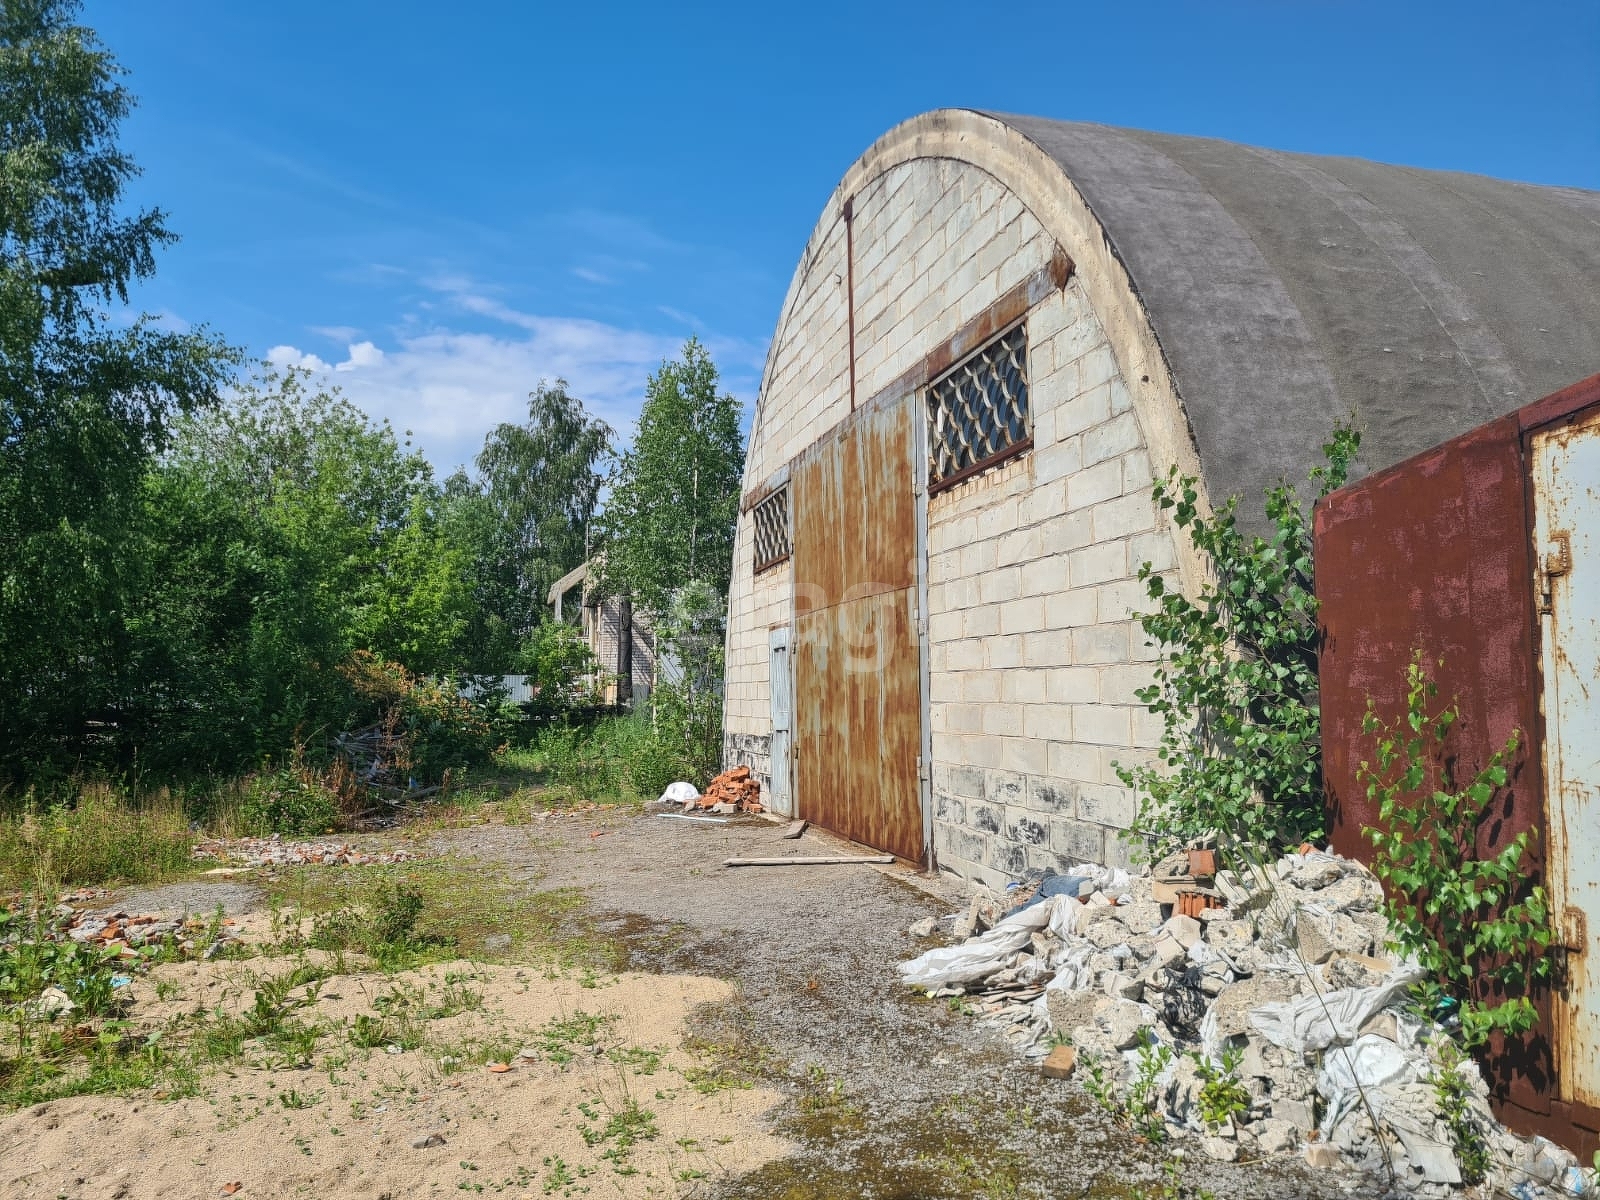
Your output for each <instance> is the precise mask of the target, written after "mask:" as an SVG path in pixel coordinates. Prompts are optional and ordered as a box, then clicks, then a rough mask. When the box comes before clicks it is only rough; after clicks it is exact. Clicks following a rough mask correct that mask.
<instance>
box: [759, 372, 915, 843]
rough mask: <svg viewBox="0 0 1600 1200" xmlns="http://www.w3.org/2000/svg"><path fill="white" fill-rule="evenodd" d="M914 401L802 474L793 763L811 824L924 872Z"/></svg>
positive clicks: (854, 432) (813, 460) (864, 419)
mask: <svg viewBox="0 0 1600 1200" xmlns="http://www.w3.org/2000/svg"><path fill="white" fill-rule="evenodd" d="M914 400H915V394H914V393H913V394H910V395H907V396H905V397H903V398H902V399H900V400H897V401H895V402H893V403H889V404H883V405H874V406H872V407H871V408H866V409H862V410H861V411H860V412H858V413H856V414H855V415H854V416H852V417H851V418H850V419H849V420H848V421H846V422H845V423H844V425H842V426H841V427H840V428H839V429H838V430H836V431H835V432H833V433H831V434H829V435H828V436H827V437H825V438H823V439H822V440H821V441H820V442H818V443H817V444H816V445H815V446H813V447H811V448H810V449H809V450H807V451H806V452H805V453H804V454H803V455H801V457H800V458H799V459H798V460H797V461H796V463H795V465H794V468H793V470H792V472H791V476H790V478H791V483H790V494H791V497H792V501H793V505H794V510H793V528H794V581H795V638H794V686H795V711H794V748H793V753H794V756H795V799H796V802H797V803H798V805H799V815H801V816H803V817H805V818H806V819H807V820H809V821H812V822H813V823H815V824H817V825H819V826H821V827H822V828H824V829H829V830H832V831H833V832H835V833H838V834H841V835H843V836H844V837H848V838H850V839H851V840H853V841H858V842H861V843H863V844H865V845H868V846H872V847H874V848H875V849H878V850H883V851H886V852H888V853H891V854H896V855H899V856H900V857H901V858H906V859H911V860H913V861H916V862H921V861H923V860H924V858H925V852H926V847H925V846H924V844H923V821H922V806H921V789H920V786H919V783H918V777H917V755H918V754H919V752H920V746H921V732H922V724H921V722H922V703H921V686H920V658H919V649H918V640H917V639H918V634H917V622H916V620H915V619H914V614H915V611H916V603H917V601H916V596H917V589H916V528H917V526H916V507H915V506H916V493H915V488H914V483H915V470H916V463H915V461H914V459H915V451H914V447H915V438H914V437H913V433H914V427H913V425H912V421H913V419H914V413H915V405H914Z"/></svg>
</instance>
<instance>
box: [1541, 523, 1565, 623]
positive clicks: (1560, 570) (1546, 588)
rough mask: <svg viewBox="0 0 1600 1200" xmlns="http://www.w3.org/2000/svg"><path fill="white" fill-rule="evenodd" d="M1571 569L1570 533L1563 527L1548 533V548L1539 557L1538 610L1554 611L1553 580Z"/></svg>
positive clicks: (1543, 611)
mask: <svg viewBox="0 0 1600 1200" xmlns="http://www.w3.org/2000/svg"><path fill="white" fill-rule="evenodd" d="M1571 570H1572V534H1570V533H1569V532H1567V531H1566V530H1565V529H1560V530H1557V531H1556V532H1555V533H1552V534H1551V535H1550V548H1549V549H1548V550H1546V551H1545V552H1544V554H1543V556H1542V557H1541V558H1540V559H1539V611H1540V612H1541V613H1552V612H1554V611H1555V584H1554V582H1553V580H1556V579H1559V578H1560V577H1561V576H1563V575H1566V574H1568V573H1569V572H1571Z"/></svg>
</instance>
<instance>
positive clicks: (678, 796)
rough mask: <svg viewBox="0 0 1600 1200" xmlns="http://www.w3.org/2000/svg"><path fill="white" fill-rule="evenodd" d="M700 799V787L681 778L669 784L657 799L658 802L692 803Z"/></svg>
mask: <svg viewBox="0 0 1600 1200" xmlns="http://www.w3.org/2000/svg"><path fill="white" fill-rule="evenodd" d="M698 799H700V789H699V788H697V787H695V785H694V784H692V783H685V782H683V781H682V780H679V781H678V782H677V783H669V784H667V790H666V791H664V792H662V793H661V795H660V797H659V798H658V799H657V801H656V803H657V804H669V803H670V804H692V803H694V801H696V800H698Z"/></svg>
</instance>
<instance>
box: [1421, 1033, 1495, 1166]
mask: <svg viewBox="0 0 1600 1200" xmlns="http://www.w3.org/2000/svg"><path fill="white" fill-rule="evenodd" d="M1433 1049H1434V1059H1435V1063H1434V1067H1433V1070H1432V1071H1431V1072H1430V1073H1429V1075H1428V1082H1429V1083H1430V1084H1432V1085H1433V1094H1434V1098H1435V1100H1436V1101H1437V1102H1438V1105H1439V1115H1440V1116H1442V1117H1443V1118H1444V1120H1445V1124H1446V1125H1448V1126H1449V1127H1450V1142H1451V1145H1452V1146H1454V1147H1455V1152H1456V1160H1457V1161H1458V1162H1459V1163H1460V1165H1461V1177H1462V1180H1463V1181H1464V1182H1466V1183H1467V1184H1474V1183H1477V1182H1479V1181H1480V1180H1481V1179H1483V1177H1484V1176H1485V1175H1486V1174H1488V1171H1489V1163H1490V1159H1489V1144H1488V1142H1487V1141H1485V1140H1484V1136H1483V1129H1482V1128H1481V1127H1480V1126H1479V1124H1478V1119H1477V1115H1476V1114H1475V1113H1474V1112H1473V1111H1472V1105H1471V1098H1472V1087H1471V1085H1470V1083H1469V1082H1468V1080H1467V1076H1466V1075H1465V1074H1463V1072H1462V1068H1463V1067H1465V1066H1467V1065H1468V1063H1469V1062H1470V1060H1469V1059H1468V1058H1467V1056H1466V1055H1465V1054H1463V1053H1462V1052H1461V1050H1460V1048H1459V1047H1458V1046H1457V1045H1456V1044H1455V1043H1454V1042H1452V1041H1451V1040H1450V1039H1449V1038H1439V1039H1437V1040H1436V1041H1434V1043H1433Z"/></svg>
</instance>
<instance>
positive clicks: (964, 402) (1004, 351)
mask: <svg viewBox="0 0 1600 1200" xmlns="http://www.w3.org/2000/svg"><path fill="white" fill-rule="evenodd" d="M1032 444H1033V443H1032V440H1031V428H1030V422H1029V416H1028V331H1027V326H1026V325H1018V326H1017V327H1016V328H1015V329H1013V330H1011V331H1010V332H1009V333H1005V334H1002V335H1001V336H1000V337H998V338H996V339H995V340H994V341H992V342H990V343H989V344H988V345H987V346H985V347H984V348H983V349H982V350H979V351H978V352H977V353H976V354H973V355H972V356H971V357H969V358H968V359H967V360H966V361H964V362H962V363H960V364H958V365H957V366H956V367H955V369H954V370H952V371H951V372H950V373H949V374H948V375H946V376H944V378H942V379H940V380H938V381H937V382H935V383H934V384H933V385H932V386H931V387H929V388H928V485H929V487H937V486H938V485H940V484H943V485H944V486H946V487H948V486H950V485H951V484H954V483H957V482H959V481H960V480H962V479H965V478H966V477H967V476H969V475H975V474H977V473H978V472H979V471H981V470H983V469H984V468H985V467H988V466H992V465H994V464H995V463H997V462H999V461H1000V460H1001V459H1004V458H1008V457H1010V456H1011V455H1012V454H1015V453H1018V452H1019V451H1021V450H1024V449H1026V448H1027V447H1028V446H1030V445H1032Z"/></svg>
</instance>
